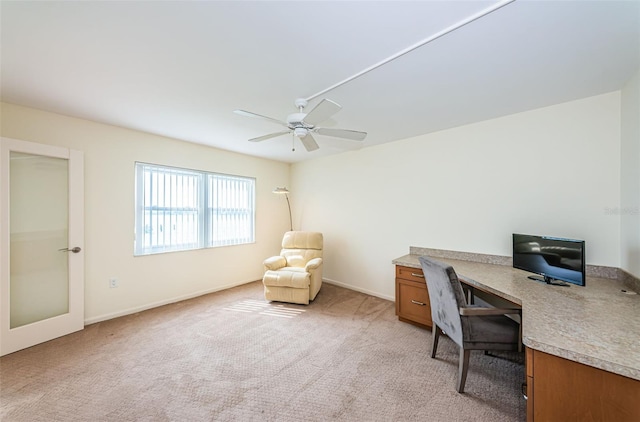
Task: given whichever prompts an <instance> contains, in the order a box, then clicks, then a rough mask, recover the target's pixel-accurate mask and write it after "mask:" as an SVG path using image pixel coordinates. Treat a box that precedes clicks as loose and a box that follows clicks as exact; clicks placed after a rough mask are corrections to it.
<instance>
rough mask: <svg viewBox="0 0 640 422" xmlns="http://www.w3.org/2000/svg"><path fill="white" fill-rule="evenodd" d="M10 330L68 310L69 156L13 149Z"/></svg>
mask: <svg viewBox="0 0 640 422" xmlns="http://www.w3.org/2000/svg"><path fill="white" fill-rule="evenodd" d="M9 169H10V176H9V192H10V194H9V216H10V219H9V231H10V252H9V256H10V264H9V268H10V277H9V294H10V304H9V307H10V310H11V312H10V323H9V327H10V328H12V329H13V328H17V327H21V326H23V325H26V324H31V323H34V322H37V321H42V320H43V319H47V318H51V317H55V316H58V315H63V314H66V313H67V312H69V268H68V258H67V253H68V252H64V251H61V250H60V249H63V250H64V249H65V248H67V245H68V239H67V237H68V236H67V231H68V229H69V226H68V222H69V192H68V191H69V189H68V186H69V171H68V160H66V159H64V158H55V157H45V156H42V155H33V154H25V153H21V152H14V151H11V153H10V161H9Z"/></svg>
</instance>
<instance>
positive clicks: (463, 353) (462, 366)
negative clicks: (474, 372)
mask: <svg viewBox="0 0 640 422" xmlns="http://www.w3.org/2000/svg"><path fill="white" fill-rule="evenodd" d="M470 354H471V350H468V349H466V350H465V349H463V348H462V347H461V348H460V363H459V364H458V393H462V392H464V384H465V382H466V381H467V369H468V368H469V355H470Z"/></svg>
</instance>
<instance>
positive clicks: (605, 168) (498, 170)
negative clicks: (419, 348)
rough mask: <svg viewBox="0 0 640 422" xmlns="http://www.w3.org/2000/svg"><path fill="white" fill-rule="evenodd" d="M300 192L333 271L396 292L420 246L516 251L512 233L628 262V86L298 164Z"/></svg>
mask: <svg viewBox="0 0 640 422" xmlns="http://www.w3.org/2000/svg"><path fill="white" fill-rule="evenodd" d="M292 192H293V193H294V194H292V201H293V210H294V214H295V216H294V224H296V225H297V226H298V227H302V229H307V230H318V231H322V232H324V235H325V266H324V277H325V278H327V279H330V280H333V281H335V282H337V283H339V284H344V285H347V286H350V287H352V288H355V289H357V290H361V291H365V292H370V293H373V294H376V295H379V296H382V297H387V298H389V299H392V298H393V297H394V267H393V265H392V264H391V260H392V259H394V258H396V257H399V256H402V255H404V254H407V253H408V252H409V246H421V247H430V248H439V249H451V250H458V251H468V252H479V253H488V254H496V255H506V256H510V255H511V234H512V233H513V232H521V233H531V234H541V235H553V236H561V237H571V238H579V239H585V240H586V242H587V243H586V244H587V262H588V263H589V264H598V265H607V266H613V267H618V266H619V265H620V218H619V215H616V214H615V213H611V212H609V210H611V209H615V207H618V206H619V204H620V92H614V93H609V94H604V95H600V96H596V97H591V98H586V99H582V100H578V101H573V102H569V103H564V104H559V105H555V106H551V107H545V108H541V109H538V110H533V111H529V112H524V113H519V114H515V115H510V116H506V117H502V118H498V119H494V120H489V121H484V122H480V123H476V124H471V125H467V126H462V127H458V128H454V129H450V130H446V131H442V132H438V133H433V134H428V135H422V136H418V137H415V138H411V139H406V140H402V141H397V142H393V143H389V144H384V145H380V146H374V147H370V148H363V149H361V150H359V151H355V152H349V153H344V154H340V155H336V156H330V157H325V158H320V159H317V160H311V161H305V162H302V163H298V164H295V165H293V167H292Z"/></svg>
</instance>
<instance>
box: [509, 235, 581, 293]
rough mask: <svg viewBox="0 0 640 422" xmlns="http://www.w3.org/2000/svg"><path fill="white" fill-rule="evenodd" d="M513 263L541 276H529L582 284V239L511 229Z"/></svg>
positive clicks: (553, 281)
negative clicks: (519, 231)
mask: <svg viewBox="0 0 640 422" xmlns="http://www.w3.org/2000/svg"><path fill="white" fill-rule="evenodd" d="M513 267H514V268H519V269H521V270H524V271H528V272H531V273H535V274H539V275H541V276H542V277H543V278H540V277H534V276H529V278H530V279H532V280H538V281H543V282H545V283H547V284H555V285H567V284H566V283H562V281H565V282H568V283H572V284H577V285H579V286H584V285H585V259H584V240H576V239H563V238H558V237H548V236H535V235H529V234H517V233H513ZM558 281H560V282H558Z"/></svg>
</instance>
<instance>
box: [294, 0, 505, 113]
mask: <svg viewBox="0 0 640 422" xmlns="http://www.w3.org/2000/svg"><path fill="white" fill-rule="evenodd" d="M514 1H516V0H502V1H499V2H497V3H494V4H493V5H491V6H489V7H487V8H486V9H483V10H481V11H480V12H478V13H476V14H473V15H471V16H469V17H467V18H466V19H463V20H461V21H460V22H457V23H455V24H453V25H451V26H449V27H447V28H445V29H443V30H442V31H439V32H436V33H435V34H433V35H431V36H429V37H427V38H425V39H424V40H422V41H420V42H417V43H416V44H413V45H412V46H409V47H407V48H405V49H404V50H401V51H399V52H398V53H396V54H394V55H393V56H390V57H388V58H386V59H384V60H382V61H380V62H378V63H376V64H374V65H372V66H369V67H368V68H366V69H364V70H362V71H360V72H358V73H356V74H355V75H353V76H350V77H348V78H347V79H344V80H342V81H340V82H338V83H337V84H335V85H332V86H330V87H329V88H327V89H325V90H323V91H320V92H318V93H316V94H313V95H312V96H310V97H307V98H306V100H307V101H311V100H313V99H314V98H317V97H319V96H321V95H324V94H326V93H327V92H329V91H331V90H333V89H335V88H338V87H339V86H342V85H344V84H346V83H347V82H351V81H352V80H354V79H356V78H359V77H360V76H362V75H364V74H366V73H369V72H371V71H372V70H374V69H377V68H379V67H380V66H382V65H384V64H387V63H389V62H390V61H393V60H395V59H397V58H398V57H401V56H404V55H405V54H407V53H409V52H411V51H413V50H415V49H417V48H419V47H422V46H423V45H425V44H428V43H430V42H431V41H434V40H437V39H438V38H440V37H442V36H444V35H447V34H448V33H450V32H453V31H455V30H456V29H459V28H462V27H463V26H465V25H467V24H469V23H471V22H473V21H475V20H478V19H480V18H482V17H484V16H486V15H488V14H489V13H492V12H495V11H496V10H498V9H500V8H502V7H504V6H506V5H508V4H510V3H513V2H514Z"/></svg>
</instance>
